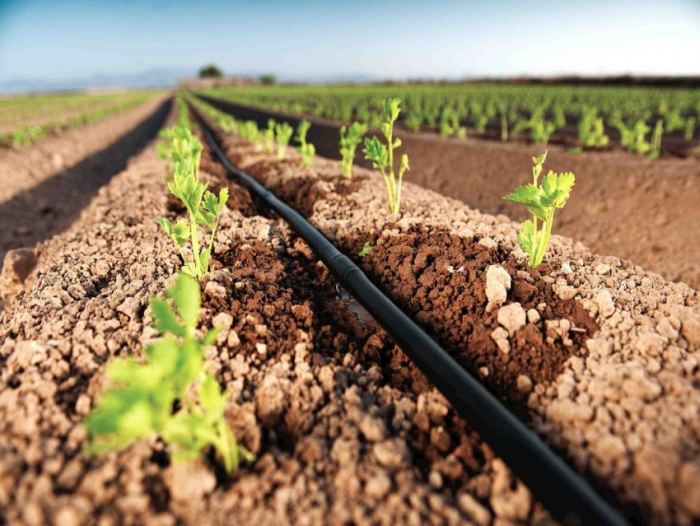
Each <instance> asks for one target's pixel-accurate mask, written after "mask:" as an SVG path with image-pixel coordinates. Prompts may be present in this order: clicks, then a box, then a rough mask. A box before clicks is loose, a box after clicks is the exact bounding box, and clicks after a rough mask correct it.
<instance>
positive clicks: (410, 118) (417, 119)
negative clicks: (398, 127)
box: [403, 111, 423, 132]
mask: <svg viewBox="0 0 700 526" xmlns="http://www.w3.org/2000/svg"><path fill="white" fill-rule="evenodd" d="M403 123H404V124H405V125H406V128H408V129H409V130H411V131H412V132H419V131H420V128H421V126H422V125H423V115H421V113H420V112H417V111H414V112H411V113H409V114H408V115H407V116H406V118H405V119H404V121H403Z"/></svg>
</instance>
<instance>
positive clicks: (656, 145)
mask: <svg viewBox="0 0 700 526" xmlns="http://www.w3.org/2000/svg"><path fill="white" fill-rule="evenodd" d="M663 134H664V121H663V119H659V120H658V121H656V124H655V125H654V133H653V134H652V136H651V150H650V151H649V157H651V158H652V159H658V158H659V156H660V155H661V138H662V137H663Z"/></svg>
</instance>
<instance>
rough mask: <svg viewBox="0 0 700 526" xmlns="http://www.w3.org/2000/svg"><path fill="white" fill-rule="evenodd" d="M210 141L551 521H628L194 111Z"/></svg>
mask: <svg viewBox="0 0 700 526" xmlns="http://www.w3.org/2000/svg"><path fill="white" fill-rule="evenodd" d="M194 114H195V117H196V119H197V121H198V123H199V126H200V128H201V129H202V132H203V134H204V138H205V140H206V142H207V143H208V144H209V146H210V147H211V149H212V151H213V152H214V153H215V155H216V157H217V158H218V160H219V162H221V164H223V166H224V167H225V168H226V171H227V172H228V174H229V176H230V178H232V179H234V180H237V181H238V182H240V183H242V184H243V185H244V186H245V187H246V188H248V190H250V191H251V192H252V193H253V194H255V196H256V197H258V198H259V199H260V200H261V201H262V202H263V203H265V204H266V205H267V206H268V207H269V208H271V209H272V210H274V211H275V213H277V214H278V215H279V216H280V217H281V218H282V219H284V220H285V221H287V223H289V225H290V226H291V227H292V228H293V229H294V231H295V232H296V233H297V234H299V235H300V236H301V237H302V238H303V239H304V240H305V241H306V242H307V243H308V244H309V246H310V247H311V248H312V249H313V251H314V252H315V253H316V254H317V255H318V257H319V258H320V259H321V261H323V262H324V263H325V265H326V266H327V267H328V268H329V269H330V270H331V272H332V273H333V274H334V275H335V277H336V278H337V279H338V281H339V282H340V283H341V284H342V286H343V287H345V288H346V289H347V290H348V291H349V292H350V293H351V294H352V295H353V296H354V298H355V299H356V300H357V301H358V302H359V303H360V304H361V305H362V306H363V307H364V308H365V309H367V311H368V312H369V313H370V314H371V315H372V316H373V317H374V319H375V320H377V321H378V322H379V323H380V324H381V325H382V326H383V327H384V328H385V329H386V331H387V332H388V333H389V334H390V335H391V336H392V338H394V340H395V341H396V343H397V344H398V345H399V346H400V347H401V349H402V350H403V351H404V352H405V353H406V354H407V355H408V356H409V357H410V358H411V359H412V360H413V362H414V363H415V364H416V365H417V366H418V368H419V369H420V370H421V371H422V372H423V373H424V374H425V375H426V376H427V377H428V379H429V380H430V381H431V382H432V383H433V384H434V385H435V386H436V387H437V388H438V389H439V390H440V392H441V393H442V394H443V395H444V396H445V398H447V399H448V400H449V401H450V403H451V404H452V406H453V407H454V408H455V409H456V410H457V411H458V412H459V414H460V415H462V416H463V417H464V418H465V419H466V420H467V422H469V424H470V425H471V426H472V427H473V428H474V429H475V430H476V431H477V432H478V433H479V435H480V436H481V437H482V438H483V439H484V440H486V441H487V442H488V443H489V444H490V445H491V447H492V448H493V450H494V452H495V453H496V454H497V455H498V456H500V457H501V458H503V459H504V460H505V462H506V463H507V464H508V466H509V467H510V468H511V469H512V470H513V472H514V473H515V474H516V475H517V476H518V477H519V478H520V479H521V480H523V481H524V482H525V483H526V484H527V485H528V487H529V488H530V489H531V490H532V492H533V494H534V495H535V497H536V498H537V499H538V500H539V501H540V502H542V503H543V504H544V505H545V506H546V507H547V509H548V510H549V511H550V512H551V513H552V515H553V516H554V517H555V518H557V519H559V520H561V521H562V522H564V523H565V524H572V525H593V524H595V525H624V524H626V521H625V519H624V518H623V517H622V515H621V514H620V513H619V512H618V511H616V510H615V509H614V508H613V507H612V506H611V505H610V504H608V503H607V502H606V501H605V500H604V499H603V498H602V497H601V496H599V495H598V494H597V493H596V492H595V491H594V490H593V488H592V487H591V486H590V485H589V484H588V483H587V482H586V481H585V480H584V479H583V477H581V476H580V475H579V474H578V473H576V472H575V471H574V470H572V469H571V468H570V467H569V466H568V465H567V464H566V463H565V462H564V461H563V460H562V459H561V458H560V457H559V456H558V455H556V454H555V453H554V452H553V451H552V450H551V449H550V448H549V447H548V446H547V445H546V444H545V443H544V442H543V441H542V440H541V439H540V438H539V437H538V436H537V435H536V434H535V433H534V432H532V431H530V430H529V429H528V428H527V427H526V426H525V424H523V423H522V422H521V421H520V420H518V419H517V418H516V417H515V416H514V415H513V414H512V413H511V412H510V411H509V410H508V409H506V407H505V406H504V405H503V404H501V403H500V402H499V401H498V400H497V399H496V398H495V397H494V396H493V395H492V394H491V393H490V392H489V391H488V390H487V389H486V388H485V387H484V386H483V385H482V384H481V383H480V382H479V381H478V380H476V379H475V378H474V377H473V376H472V375H471V374H469V373H468V372H467V371H466V370H465V369H464V368H463V367H462V366H461V365H459V364H458V363H457V362H456V361H455V360H454V359H453V358H452V357H451V356H450V355H449V354H448V352H447V351H446V350H445V349H443V348H442V347H441V346H440V345H439V344H438V343H437V342H436V341H435V340H433V339H432V338H431V337H430V336H429V335H428V334H427V333H426V332H425V331H424V330H423V329H421V328H420V327H419V326H418V325H417V324H416V323H415V322H414V321H413V320H412V319H411V318H409V317H408V316H407V315H406V314H405V313H404V312H403V311H402V310H401V309H400V308H399V307H397V306H396V305H395V304H394V303H393V302H392V301H391V300H390V299H389V298H387V297H386V296H385V295H384V293H383V292H381V291H380V290H379V289H378V288H377V287H376V286H375V285H374V284H373V283H372V282H371V281H370V280H369V278H368V277H367V276H366V275H365V274H364V272H362V270H361V269H360V268H359V267H358V266H357V265H355V264H354V263H353V262H352V261H351V260H350V258H348V257H347V256H346V255H344V254H343V253H342V252H340V250H338V249H337V248H336V247H335V246H334V245H333V244H332V243H331V242H330V241H328V239H326V237H325V236H324V235H323V234H322V233H321V232H319V231H318V230H317V229H316V228H315V227H314V226H313V225H311V223H309V222H308V221H307V220H306V219H305V218H304V217H303V216H302V215H301V214H299V213H298V212H297V211H296V210H294V209H293V208H291V207H290V206H289V205H287V204H286V203H284V202H283V201H281V200H280V199H278V198H277V197H276V196H275V195H274V194H273V193H272V192H271V191H270V190H268V189H267V188H266V187H265V186H263V185H262V184H260V183H259V182H258V181H257V180H256V179H255V178H253V177H252V176H250V175H248V174H246V173H245V172H242V171H240V170H238V169H236V168H235V167H234V166H233V164H231V161H229V159H228V157H227V156H226V154H225V153H224V151H223V150H222V149H221V147H220V146H219V144H218V142H217V141H216V138H215V136H214V133H213V131H212V130H211V128H210V127H209V125H208V124H207V123H206V121H205V120H204V119H203V118H202V116H201V115H200V114H199V113H198V112H197V111H195V112H194Z"/></svg>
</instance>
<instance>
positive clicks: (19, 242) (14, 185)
mask: <svg viewBox="0 0 700 526" xmlns="http://www.w3.org/2000/svg"><path fill="white" fill-rule="evenodd" d="M170 105H171V101H170V100H169V99H168V100H164V99H163V98H159V99H158V100H157V101H152V102H149V103H148V104H145V105H142V106H140V107H138V108H136V109H133V110H130V111H127V112H125V113H124V114H120V115H116V116H114V117H109V118H107V119H105V120H103V121H100V122H98V123H96V124H93V125H89V126H86V127H81V128H79V129H75V130H70V131H68V132H66V133H64V134H62V135H59V136H57V137H52V138H49V139H47V140H45V141H41V142H40V143H38V144H37V145H35V146H32V147H30V148H25V149H23V150H21V151H17V152H15V151H12V152H8V155H7V156H3V159H2V161H0V177H1V178H2V179H3V185H2V189H0V224H2V225H3V226H4V228H2V229H1V230H0V261H2V260H3V259H4V257H5V254H6V252H7V251H8V250H10V249H13V248H16V247H26V246H33V245H34V244H35V243H37V242H38V241H40V240H43V239H47V238H48V237H50V236H51V235H54V234H56V233H58V232H61V231H63V230H64V229H65V228H67V227H68V226H69V225H70V224H71V223H72V222H73V221H75V219H76V218H77V217H78V216H79V215H80V212H81V211H82V209H83V208H84V207H85V206H86V205H87V204H88V203H89V202H90V199H92V197H93V196H94V195H95V193H96V192H97V191H98V189H99V188H100V187H101V186H102V185H104V184H105V183H107V182H108V181H109V180H110V178H111V177H113V176H114V175H116V174H117V173H119V172H120V171H122V170H123V169H124V168H125V167H126V162H127V160H128V158H129V157H130V156H132V155H134V154H135V153H136V152H138V151H139V150H141V149H142V148H143V147H144V146H145V145H146V144H147V143H148V142H149V141H150V140H151V139H152V138H153V137H154V136H155V135H156V133H157V132H158V130H159V129H160V127H161V126H162V125H163V123H164V122H165V118H166V116H167V115H168V112H169V109H170Z"/></svg>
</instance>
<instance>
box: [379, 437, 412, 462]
mask: <svg viewBox="0 0 700 526" xmlns="http://www.w3.org/2000/svg"><path fill="white" fill-rule="evenodd" d="M372 452H373V453H374V456H375V457H376V459H377V461H378V462H379V463H380V464H381V465H382V466H384V467H386V468H390V469H398V468H400V467H403V466H405V465H407V464H408V463H409V462H410V461H411V452H410V450H409V449H408V446H407V445H406V441H405V440H404V439H402V438H393V439H391V440H385V441H384V442H378V443H376V444H374V446H373V447H372Z"/></svg>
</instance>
